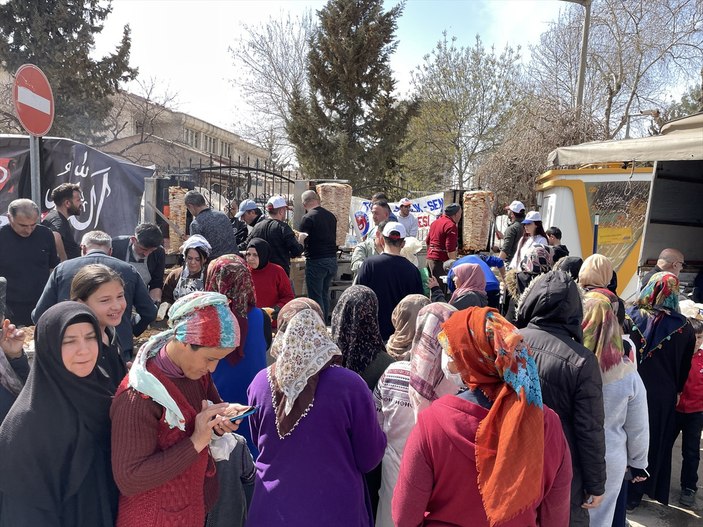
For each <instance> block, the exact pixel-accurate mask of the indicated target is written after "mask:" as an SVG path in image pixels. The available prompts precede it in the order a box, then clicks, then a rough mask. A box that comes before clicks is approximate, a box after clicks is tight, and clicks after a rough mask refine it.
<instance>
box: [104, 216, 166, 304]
mask: <svg viewBox="0 0 703 527" xmlns="http://www.w3.org/2000/svg"><path fill="white" fill-rule="evenodd" d="M163 243H164V235H163V234H162V233H161V229H160V228H159V227H158V225H155V224H154V223H140V224H139V225H137V228H136V229H134V236H117V237H115V238H113V239H112V255H113V256H114V257H115V258H118V259H120V260H122V261H125V262H127V263H128V264H131V265H132V267H134V268H135V269H136V270H137V272H138V273H139V276H141V277H142V280H143V281H144V284H145V285H146V287H147V289H148V290H149V296H150V297H151V299H152V300H153V301H154V303H155V304H156V305H158V304H160V303H161V290H162V289H163V287H164V270H165V268H166V251H165V250H164V248H163V246H162V244H163Z"/></svg>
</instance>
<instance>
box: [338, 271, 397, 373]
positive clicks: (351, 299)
mask: <svg viewBox="0 0 703 527" xmlns="http://www.w3.org/2000/svg"><path fill="white" fill-rule="evenodd" d="M332 340H333V341H334V343H335V344H336V345H337V347H339V349H340V350H341V351H342V364H343V365H344V367H345V368H349V369H350V370H352V371H355V372H356V373H358V374H359V375H361V374H363V373H364V371H365V370H366V368H367V367H368V365H369V364H371V362H373V360H374V359H375V358H376V356H377V355H378V353H379V352H381V351H385V349H386V348H385V346H384V345H383V339H382V338H381V330H380V329H379V327H378V298H377V297H376V293H374V292H373V290H372V289H371V288H369V287H366V286H365V285H353V286H351V287H350V288H348V289H347V290H346V291H344V293H342V296H340V297H339V301H338V302H337V305H336V306H335V307H334V311H333V312H332Z"/></svg>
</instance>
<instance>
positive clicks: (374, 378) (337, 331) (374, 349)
mask: <svg viewBox="0 0 703 527" xmlns="http://www.w3.org/2000/svg"><path fill="white" fill-rule="evenodd" d="M332 340H333V341H334V343H335V344H336V345H337V347H339V349H340V351H341V352H342V366H344V367H345V368H348V369H350V370H351V371H354V372H356V373H358V374H359V375H361V378H362V379H364V381H366V385H367V386H368V388H369V390H370V392H373V390H374V389H375V388H376V385H377V384H378V380H379V379H380V378H381V375H382V374H383V372H385V371H386V368H388V366H389V365H390V364H392V363H393V357H391V356H390V355H389V354H388V353H386V350H385V347H384V345H383V339H382V338H381V330H380V329H379V327H378V298H377V297H376V293H374V292H373V291H372V290H371V289H370V288H369V287H366V286H365V285H353V286H351V287H350V288H348V289H347V290H346V291H344V293H342V295H341V296H340V297H339V300H338V301H337V305H336V306H335V307H334V311H333V312H332ZM366 485H367V487H368V492H369V496H370V498H371V510H372V511H373V513H374V515H375V513H376V510H377V508H378V491H379V489H380V487H381V465H380V464H379V465H378V466H377V467H376V468H375V469H374V470H372V471H371V472H369V473H368V474H366Z"/></svg>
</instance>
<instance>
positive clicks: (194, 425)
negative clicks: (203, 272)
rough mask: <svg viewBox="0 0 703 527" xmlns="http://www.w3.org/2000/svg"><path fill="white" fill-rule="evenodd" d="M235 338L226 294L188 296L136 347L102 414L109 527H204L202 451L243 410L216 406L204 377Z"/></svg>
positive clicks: (211, 500)
mask: <svg viewBox="0 0 703 527" xmlns="http://www.w3.org/2000/svg"><path fill="white" fill-rule="evenodd" d="M239 338H240V330H239V326H238V324H237V320H236V319H235V318H234V315H233V314H232V311H230V308H229V303H228V300H227V297H225V296H224V295H221V294H219V293H210V292H208V293H205V292H195V293H190V294H188V295H186V296H183V297H181V298H179V299H178V300H177V301H176V303H175V304H173V306H171V309H170V310H169V329H167V330H166V331H163V332H161V333H159V334H158V335H154V336H153V337H151V338H150V339H149V341H148V342H147V343H146V344H144V345H143V346H142V347H141V348H140V349H139V353H137V356H136V358H135V359H134V364H133V365H132V368H131V369H130V371H129V374H128V375H127V376H126V377H125V378H124V380H123V381H122V384H121V385H120V387H119V388H118V390H117V394H116V395H115V398H114V400H113V401H112V408H111V410H110V417H111V419H112V468H113V475H114V478H115V482H116V483H117V486H118V488H119V490H120V499H119V508H118V513H117V527H137V526H139V527H141V526H150V527H175V526H202V525H205V517H206V514H207V512H208V511H209V510H210V509H212V507H213V506H214V504H215V502H216V500H217V497H218V493H219V488H218V481H217V475H216V469H215V460H214V458H213V456H212V454H211V450H210V448H209V447H210V446H212V445H213V444H214V443H215V442H218V441H220V439H221V438H222V437H223V436H224V435H225V434H226V433H227V432H233V431H235V430H236V429H237V428H238V427H239V422H235V423H232V422H230V417H232V416H236V415H238V414H240V413H242V411H244V410H246V407H245V406H242V405H240V404H234V403H231V404H228V403H225V402H222V399H221V398H220V395H219V393H218V392H217V388H215V384H214V383H213V381H212V377H211V375H210V374H211V373H212V372H213V371H214V370H215V367H216V366H217V363H218V361H219V360H221V359H224V358H225V357H228V356H229V355H230V354H231V352H232V349H233V348H236V347H237V346H238V345H239ZM228 359H229V357H228ZM218 445H219V444H218ZM232 446H234V445H232Z"/></svg>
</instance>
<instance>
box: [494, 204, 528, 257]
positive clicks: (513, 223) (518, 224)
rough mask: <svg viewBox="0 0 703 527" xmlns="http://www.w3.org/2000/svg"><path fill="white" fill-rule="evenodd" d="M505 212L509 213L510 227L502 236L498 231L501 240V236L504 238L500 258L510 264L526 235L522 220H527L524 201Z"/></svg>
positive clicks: (512, 205)
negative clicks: (518, 245) (521, 239)
mask: <svg viewBox="0 0 703 527" xmlns="http://www.w3.org/2000/svg"><path fill="white" fill-rule="evenodd" d="M505 210H507V211H508V219H509V220H510V225H508V228H507V229H505V232H504V233H502V234H501V233H500V231H496V234H498V237H499V238H500V237H501V236H502V238H503V247H502V249H501V251H500V257H501V258H502V259H503V261H505V262H508V263H510V261H511V260H512V259H513V256H515V251H517V244H518V242H519V241H520V238H522V235H523V233H524V230H523V227H522V220H524V219H525V205H523V204H522V201H517V200H515V201H513V202H512V203H511V204H510V205H508V206H507V207H505Z"/></svg>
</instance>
